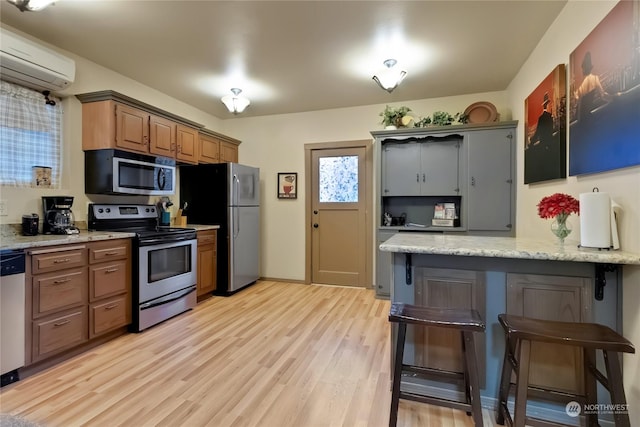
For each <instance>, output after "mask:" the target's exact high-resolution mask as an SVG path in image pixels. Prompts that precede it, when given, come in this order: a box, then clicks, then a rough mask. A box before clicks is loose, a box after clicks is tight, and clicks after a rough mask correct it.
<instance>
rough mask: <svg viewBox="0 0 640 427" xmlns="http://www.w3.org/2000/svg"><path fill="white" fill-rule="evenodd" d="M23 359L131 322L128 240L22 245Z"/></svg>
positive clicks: (73, 346) (55, 352) (58, 351)
mask: <svg viewBox="0 0 640 427" xmlns="http://www.w3.org/2000/svg"><path fill="white" fill-rule="evenodd" d="M27 254H28V260H27V263H26V266H27V268H26V280H27V282H26V283H27V284H30V286H28V287H27V307H26V312H27V319H26V322H27V328H26V329H27V343H28V344H27V352H26V365H27V366H29V365H33V364H35V363H38V362H42V361H45V360H47V359H49V358H52V357H54V356H55V357H61V355H62V356H63V357H64V354H63V353H65V352H67V351H71V350H73V351H76V350H77V349H81V348H83V346H88V345H90V344H91V340H93V339H94V338H98V337H102V336H104V335H106V334H108V333H110V332H113V331H116V330H117V329H119V328H120V329H122V330H123V332H124V329H125V328H124V327H125V326H126V325H128V324H130V323H131V240H130V239H115V240H105V241H99V242H89V243H86V244H80V245H59V246H52V247H43V248H34V249H32V250H29V251H27Z"/></svg>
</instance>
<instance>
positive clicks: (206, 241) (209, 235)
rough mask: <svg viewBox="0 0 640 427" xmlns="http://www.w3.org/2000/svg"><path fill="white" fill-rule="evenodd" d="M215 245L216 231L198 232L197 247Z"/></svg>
mask: <svg viewBox="0 0 640 427" xmlns="http://www.w3.org/2000/svg"><path fill="white" fill-rule="evenodd" d="M213 243H216V231H215V230H212V231H200V232H198V246H202V245H211V244H213Z"/></svg>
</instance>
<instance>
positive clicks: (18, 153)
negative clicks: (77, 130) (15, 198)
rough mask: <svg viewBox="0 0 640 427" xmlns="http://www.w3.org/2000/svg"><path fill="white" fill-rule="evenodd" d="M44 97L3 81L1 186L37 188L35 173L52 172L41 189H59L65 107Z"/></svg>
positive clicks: (0, 96) (0, 93)
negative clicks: (47, 100) (63, 109)
mask: <svg viewBox="0 0 640 427" xmlns="http://www.w3.org/2000/svg"><path fill="white" fill-rule="evenodd" d="M48 98H49V100H50V101H53V102H54V103H55V105H51V102H50V103H49V104H47V103H46V98H45V96H44V95H43V94H42V93H40V92H37V91H35V90H32V89H27V88H24V87H22V86H18V85H15V84H12V83H8V82H5V81H0V185H6V186H12V187H31V186H36V183H35V179H34V175H35V172H36V171H40V173H42V171H43V170H44V171H47V168H50V172H51V179H50V181H51V182H50V183H49V182H48V179H47V180H46V181H44V182H42V181H39V183H38V185H43V186H47V187H51V188H60V176H61V166H62V165H61V157H62V156H61V146H62V114H63V111H62V105H61V103H60V99H58V98H56V97H54V96H51V95H49V96H48Z"/></svg>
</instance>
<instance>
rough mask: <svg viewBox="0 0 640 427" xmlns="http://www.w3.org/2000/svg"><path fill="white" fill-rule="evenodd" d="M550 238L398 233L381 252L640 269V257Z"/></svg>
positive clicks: (550, 236) (634, 254)
mask: <svg viewBox="0 0 640 427" xmlns="http://www.w3.org/2000/svg"><path fill="white" fill-rule="evenodd" d="M548 237H549V238H548V239H547V240H531V239H522V238H518V237H486V236H457V235H443V234H431V233H419V232H418V233H397V234H395V235H394V236H393V237H391V238H390V239H388V240H387V241H385V242H384V243H382V244H381V245H380V250H381V251H385V252H401V253H413V254H432V255H457V256H474V257H492V258H515V259H532V260H534V259H535V260H547V261H573V262H593V263H607V264H633V265H640V254H636V253H631V252H623V251H613V250H598V249H593V248H578V247H577V246H576V245H573V244H569V243H565V245H564V247H560V246H559V245H558V244H556V243H555V242H554V239H555V238H554V237H553V236H552V235H551V233H549V236H548Z"/></svg>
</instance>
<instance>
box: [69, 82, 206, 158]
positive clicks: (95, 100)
mask: <svg viewBox="0 0 640 427" xmlns="http://www.w3.org/2000/svg"><path fill="white" fill-rule="evenodd" d="M77 97H78V99H80V101H81V102H82V149H83V150H100V149H105V148H116V149H120V150H125V151H132V152H135V153H142V154H150V155H154V156H162V157H168V158H174V159H176V160H178V161H182V162H184V163H192V164H196V163H197V162H198V129H200V128H201V127H202V125H200V124H198V123H193V122H191V121H189V120H186V119H183V118H181V117H178V116H175V115H172V114H171V113H167V112H165V111H162V110H159V109H157V108H155V107H152V106H150V105H147V104H144V103H140V102H138V101H136V100H133V99H131V98H128V97H126V96H124V95H120V94H117V93H115V92H112V91H105V92H95V93H89V94H82V95H77Z"/></svg>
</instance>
